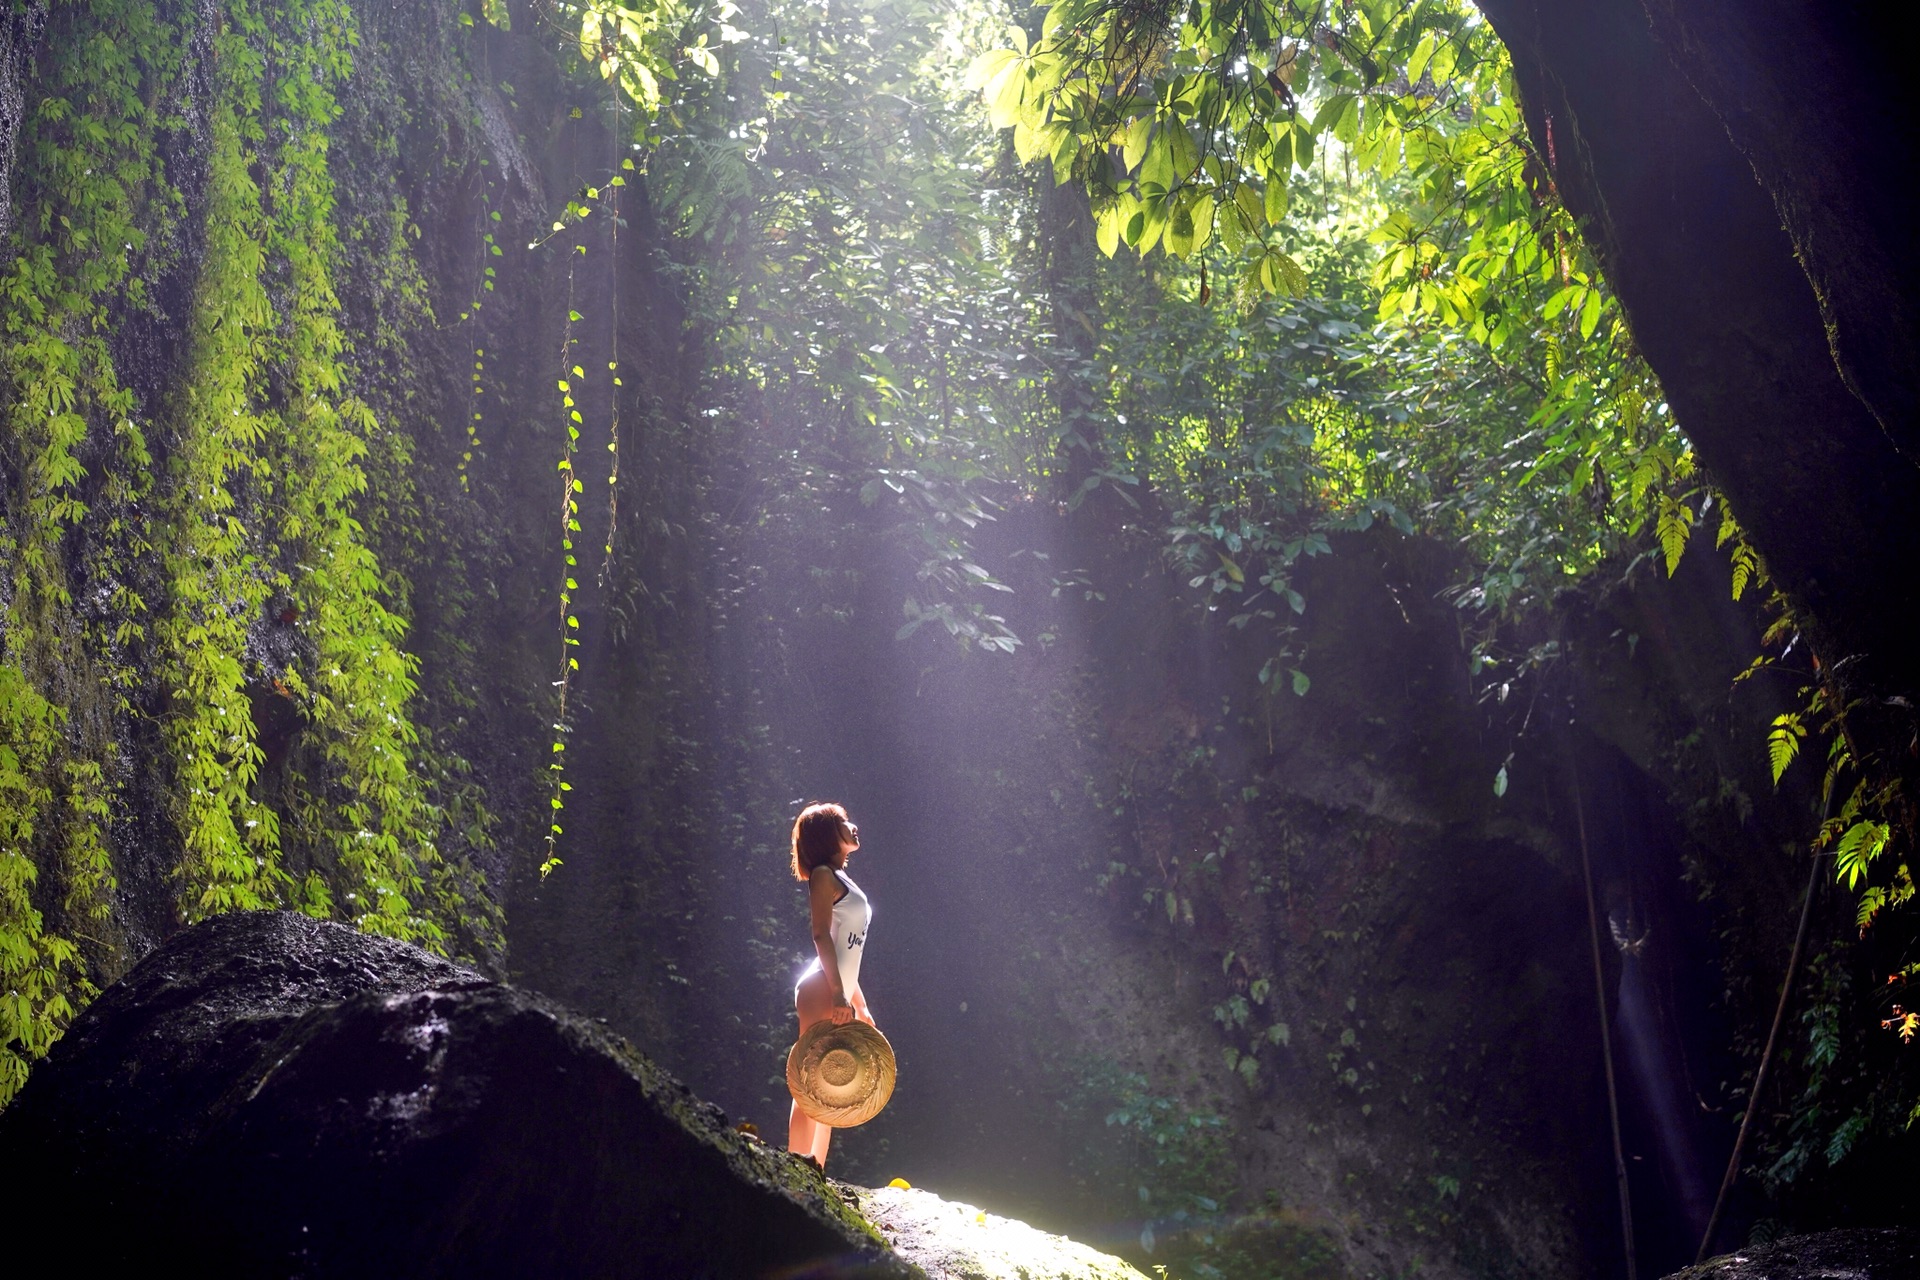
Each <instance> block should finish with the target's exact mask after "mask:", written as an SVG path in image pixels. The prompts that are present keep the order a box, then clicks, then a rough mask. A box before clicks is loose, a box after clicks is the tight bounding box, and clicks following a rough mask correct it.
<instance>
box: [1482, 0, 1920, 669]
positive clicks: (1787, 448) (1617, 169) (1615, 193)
mask: <svg viewBox="0 0 1920 1280" xmlns="http://www.w3.org/2000/svg"><path fill="white" fill-rule="evenodd" d="M1484 9H1485V12H1486V14H1487V17H1488V18H1489V19H1490V20H1491V21H1492V23H1493V25H1494V27H1495V29H1496V30H1497V31H1498V32H1499V34H1500V36H1501V38H1502V39H1503V40H1504V41H1505V42H1506V44H1507V47H1508V49H1509V50H1510V51H1511V53H1512V56H1513V62H1514V70H1515V76H1516V80H1517V82H1518V85H1519V89H1520V95H1521V101H1522V105H1523V107H1524V109H1525V114H1526V119H1527V126H1528V130H1529V133H1530V134H1531V135H1532V139H1533V143H1534V146H1535V148H1536V149H1537V151H1538V153H1539V154H1540V155H1542V156H1543V157H1546V159H1547V161H1548V165H1549V168H1550V170H1551V172H1552V175H1553V180H1554V183H1555V185H1556V187H1557V189H1558V191H1559V194H1560V195H1561V197H1562V198H1563V199H1564V200H1565V201H1566V203H1567V206H1568V208H1569V209H1571V210H1572V211H1573V213H1574V214H1575V216H1576V217H1578V218H1579V219H1580V221H1581V224H1582V227H1583V234H1584V235H1585V236H1586V238H1587V239H1588V242H1589V243H1590V244H1591V245H1592V246H1593V248H1594V250H1595V253H1596V254H1597V255H1598V257H1599V259H1600V261H1601V264H1602V266H1603V267H1604V269H1605V271H1606V274H1607V279H1608V282H1609V283H1610V284H1611V286H1612V287H1613V288H1614V289H1615V290H1616V291H1617V293H1618V294H1619V297H1620V300H1621V303H1622V306H1623V307H1624V309H1625V311H1626V315H1627V319H1628V322H1629V324H1630V325H1631V327H1632V330H1633V336H1634V340H1635V342H1636V344H1637V345H1638V346H1639V347H1640V349H1641V350H1642V352H1644V353H1645V355H1646V357H1647V360H1648V362H1649V363H1650V364H1651V365H1652V366H1653V369H1654V371H1655V372H1656V373H1657V374H1659V376H1660V381H1661V385H1662V387H1663V388H1664V389H1665V391H1666V393H1667V397H1668V399H1669V402H1670V403H1671V404H1672V405H1673V408H1674V412H1675V414H1676V418H1677V420H1678V422H1679V423H1680V425H1681V426H1682V428H1683V429H1684V430H1685V431H1686V433H1687V435H1688V438H1689V439H1691V440H1692V441H1693V442H1694V444H1695V446H1696V448H1697V450H1698V452H1699V456H1700V459H1701V461H1702V462H1703V463H1704V464H1705V466H1706V467H1707V468H1708V470H1709V472H1710V474H1711V476H1712V478H1713V479H1714V481H1715V482H1716V483H1718V484H1719V485H1720V486H1721V487H1722V488H1723V489H1724V490H1725V492H1726V493H1727V495H1728V496H1729V497H1730V498H1731V499H1732V501H1733V503H1734V506H1735V510H1736V511H1737V512H1738V514H1739V516H1740V519H1741V521H1742V522H1743V523H1744V524H1745V526H1746V527H1747V528H1748V529H1750V530H1751V531H1752V533H1753V536H1754V540H1755V543H1756V545H1757V546H1758V547H1759V548H1760V550H1761V552H1762V553H1763V554H1764V555H1765V556H1766V558H1767V561H1768V564H1769V566H1770V568H1771V569H1772V571H1773V572H1774V574H1775V575H1776V576H1777V577H1778V579H1779V580H1780V581H1781V582H1782V583H1783V584H1784V585H1785V586H1786V587H1787V588H1788V589H1789V590H1790V591H1791V592H1792V593H1794V595H1795V596H1796V597H1797V598H1798V599H1799V600H1800V601H1801V602H1802V603H1803V604H1804V605H1805V606H1806V607H1807V609H1808V611H1809V612H1810V613H1811V615H1812V617H1813V618H1814V619H1815V620H1816V621H1817V622H1818V623H1819V624H1820V625H1821V626H1822V627H1823V628H1824V631H1825V634H1824V636H1823V638H1822V642H1823V647H1825V648H1826V649H1827V650H1828V660H1829V661H1830V662H1837V661H1838V660H1840V659H1841V658H1843V657H1858V658H1862V659H1864V664H1863V665H1862V667H1861V671H1862V673H1863V674H1865V675H1867V676H1868V681H1869V684H1870V685H1871V686H1873V687H1876V688H1879V689H1881V691H1882V692H1885V693H1902V692H1905V691H1908V690H1911V689H1913V688H1914V687H1915V685H1916V677H1917V676H1920V668H1916V666H1915V658H1914V654H1915V650H1914V647H1913V645H1912V644H1911V643H1910V642H1909V640H1908V637H1907V636H1906V634H1905V623H1904V619H1905V618H1907V617H1908V616H1910V615H1911V614H1913V613H1914V612H1915V600H1914V599H1913V596H1912V591H1913V586H1912V583H1913V579H1912V575H1911V574H1909V573H1907V572H1906V571H1905V567H1906V566H1908V565H1910V564H1912V563H1913V557H1914V553H1915V551H1916V549H1920V547H1917V543H1920V534H1916V527H1920V526H1917V525H1916V522H1915V521H1914V519H1913V516H1912V513H1913V512H1914V510H1915V509H1916V504H1915V500H1916V498H1917V497H1920V473H1916V470H1915V465H1916V464H1915V461H1914V454H1913V446H1912V431H1913V426H1912V423H1913V413H1912V406H1913V400H1914V391H1913V387H1914V369H1915V360H1916V356H1915V346H1914V335H1915V332H1916V330H1915V322H1914V319H1913V315H1914V307H1915V306H1916V305H1920V304H1916V303H1915V302H1914V298H1915V296H1916V294H1915V290H1914V287H1913V286H1914V277H1913V271H1914V268H1913V266H1912V263H1911V260H1910V259H1911V256H1912V255H1911V254H1910V253H1908V252H1907V251H1906V240H1907V239H1908V237H1907V235H1906V233H1905V222H1906V219H1905V217H1904V215H1903V212H1902V209H1903V206H1904V186H1905V178H1904V175H1905V173H1906V172H1907V170H1908V164H1907V160H1908V157H1910V156H1911V154H1912V126H1911V121H1910V119H1909V117H1908V113H1907V112H1906V111H1905V110H1904V108H1903V106H1902V104H1901V103H1900V100H1899V98H1898V96H1897V95H1896V94H1895V92H1894V90H1895V89H1896V87H1897V84H1898V78H1897V73H1896V72H1895V71H1893V69H1892V68H1893V66H1894V63H1893V62H1892V61H1891V59H1892V58H1893V57H1894V56H1895V55H1894V54H1893V53H1892V52H1891V50H1892V49H1893V48H1894V47H1895V46H1896V44H1897V42H1893V41H1890V40H1889V39H1887V35H1888V34H1889V33H1888V32H1887V30H1886V29H1884V28H1883V27H1882V26H1881V25H1880V19H1881V18H1885V19H1887V20H1888V21H1891V20H1892V18H1891V15H1890V14H1881V15H1879V16H1878V17H1874V18H1869V17H1867V16H1866V15H1864V14H1862V13H1856V12H1843V11H1841V10H1839V9H1836V8H1834V7H1831V6H1821V5H1807V4H1786V3H1783V4H1770V5H1759V6H1755V5H1744V4H1743V5H1734V4H1719V3H1711V4H1704V5H1692V4H1689V5H1675V4H1667V3H1664V2H1663V0H1646V2H1644V3H1643V2H1642V0H1586V2H1584V3H1579V4H1545V3H1536V2H1535V0H1489V2H1488V3H1487V4H1486V5H1485V6H1484Z"/></svg>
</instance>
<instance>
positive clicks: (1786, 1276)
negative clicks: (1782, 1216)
mask: <svg viewBox="0 0 1920 1280" xmlns="http://www.w3.org/2000/svg"><path fill="white" fill-rule="evenodd" d="M1915 1276H1920V1231H1911V1230H1906V1229H1904V1228H1902V1229H1891V1228H1890V1229H1886V1230H1878V1231H1875V1230H1843V1231H1822V1232H1820V1233H1819V1234H1818V1235H1806V1236H1788V1237H1787V1238H1786V1239H1784V1240H1776V1241H1774V1242H1773V1243H1772V1244H1769V1245H1762V1246H1760V1247H1758V1248H1754V1249H1736V1250H1735V1251H1734V1252H1732V1253H1729V1254H1725V1255H1723V1256H1721V1257H1718V1258H1712V1259H1709V1260H1708V1261H1706V1262H1703V1263H1701V1264H1700V1265H1699V1266H1697V1267H1688V1268H1687V1269H1686V1270H1684V1271H1677V1272H1675V1273H1674V1274H1673V1275H1672V1276H1669V1277H1668V1280H1913V1277H1915Z"/></svg>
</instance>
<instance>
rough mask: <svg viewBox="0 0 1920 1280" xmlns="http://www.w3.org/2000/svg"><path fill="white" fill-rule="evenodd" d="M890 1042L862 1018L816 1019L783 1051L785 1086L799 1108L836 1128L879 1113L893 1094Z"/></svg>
mask: <svg viewBox="0 0 1920 1280" xmlns="http://www.w3.org/2000/svg"><path fill="white" fill-rule="evenodd" d="M895 1072H896V1068H895V1066H894V1061H893V1046H892V1045H890V1044H888V1043H887V1038H886V1037H885V1036H883V1035H881V1034H880V1032H879V1031H878V1030H876V1029H875V1028H873V1027H871V1026H869V1025H867V1024H866V1023H864V1022H848V1023H845V1024H843V1025H841V1026H835V1025H834V1024H833V1023H831V1022H827V1021H820V1022H816V1023H814V1024H813V1025H812V1026H810V1027H808V1028H807V1029H806V1030H805V1031H804V1032H802V1033H801V1035H800V1039H799V1042H798V1043H796V1044H795V1045H794V1046H793V1049H792V1051H791V1052H789V1053H788V1054H787V1088H788V1090H789V1091H791V1092H792V1094H793V1099H794V1101H795V1102H798V1103H799V1104H800V1109H801V1110H802V1111H804V1112H806V1113H807V1115H808V1116H810V1117H811V1118H813V1119H814V1120H817V1121H819V1122H820V1123H821V1124H824V1125H831V1126H832V1127H833V1128H835V1129H851V1128H853V1126H855V1125H857V1124H865V1123H866V1122H867V1121H869V1120H871V1119H873V1118H874V1117H875V1116H877V1115H879V1114H880V1109H881V1108H882V1107H884V1106H886V1105H887V1100H888V1099H889V1098H891V1097H893V1079H894V1075H895Z"/></svg>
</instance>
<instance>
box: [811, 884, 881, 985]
mask: <svg viewBox="0 0 1920 1280" xmlns="http://www.w3.org/2000/svg"><path fill="white" fill-rule="evenodd" d="M833 875H834V879H836V880H838V881H839V882H840V886H841V888H840V896H839V897H838V898H836V899H834V903H833V923H832V924H831V926H830V927H829V931H830V932H831V933H832V935H833V954H834V957H835V959H837V960H838V961H839V962H840V990H841V991H842V992H843V993H845V995H846V997H847V999H849V1000H851V999H853V993H854V990H855V989H856V988H857V987H858V986H859V985H860V956H861V954H862V953H863V952H864V951H865V950H866V949H867V926H868V925H870V924H871V923H873V904H872V903H870V902H868V901H867V895H866V894H864V893H862V892H860V886H859V885H857V884H855V883H854V882H853V878H852V877H851V876H849V875H847V873H846V872H844V871H836V872H834V873H833ZM818 972H820V957H819V956H817V955H816V956H815V957H814V958H813V963H812V964H809V965H808V966H807V967H806V969H805V970H804V971H802V972H801V974H800V981H801V982H805V981H806V980H807V979H808V978H810V977H812V976H813V975H814V974H816V973H818ZM796 985H797V984H796Z"/></svg>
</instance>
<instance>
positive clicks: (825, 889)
mask: <svg viewBox="0 0 1920 1280" xmlns="http://www.w3.org/2000/svg"><path fill="white" fill-rule="evenodd" d="M839 890H840V881H839V879H838V878H836V877H835V876H834V874H833V869H832V868H831V867H815V868H814V869H813V873H812V874H811V875H810V876H809V877H808V878H807V906H808V909H809V911H810V913H811V914H812V917H813V949H814V952H815V954H817V955H818V956H819V957H820V971H821V972H822V973H823V974H825V975H826V979H827V990H828V991H831V992H832V993H833V1006H832V1007H831V1008H830V1009H828V1010H827V1018H828V1019H829V1020H830V1021H832V1022H833V1023H834V1024H836V1025H839V1024H842V1023H847V1022H851V1021H853V1005H852V1004H851V1003H850V1002H849V1001H848V999H847V993H846V992H845V991H843V990H842V989H841V987H840V957H839V956H838V955H837V954H836V953H835V950H834V945H833V900H834V899H835V898H837V897H839V896H840V894H839Z"/></svg>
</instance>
